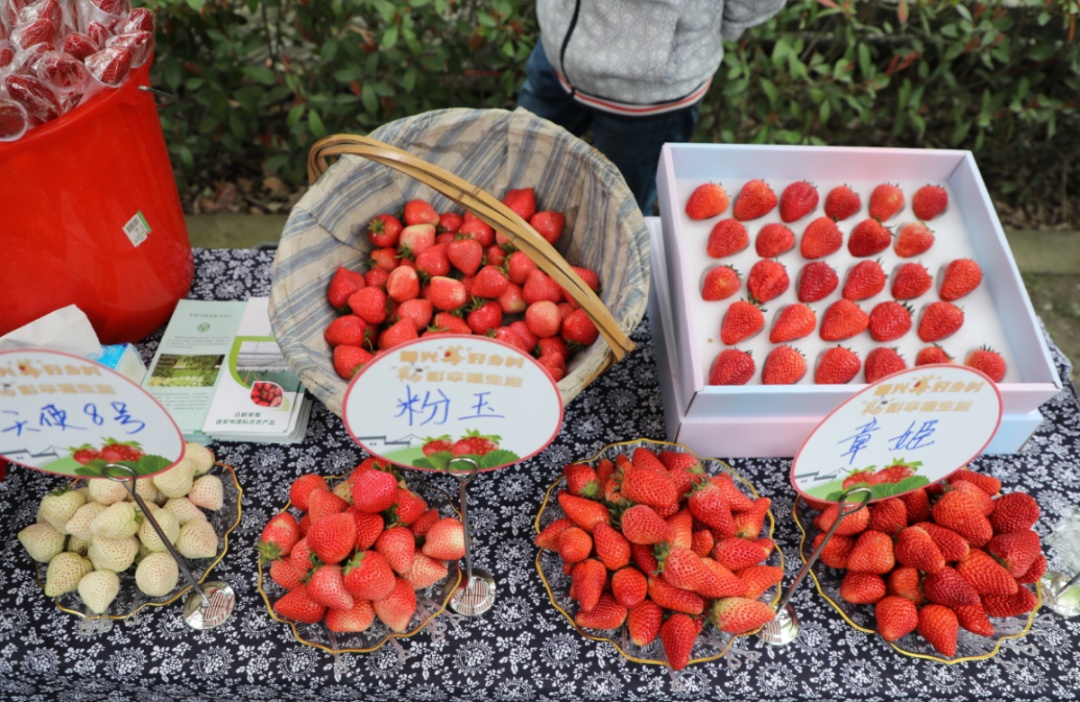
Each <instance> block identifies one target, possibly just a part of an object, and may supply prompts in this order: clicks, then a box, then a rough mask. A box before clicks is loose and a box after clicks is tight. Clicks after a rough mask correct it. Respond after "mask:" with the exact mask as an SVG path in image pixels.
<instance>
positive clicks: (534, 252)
mask: <svg viewBox="0 0 1080 702" xmlns="http://www.w3.org/2000/svg"><path fill="white" fill-rule="evenodd" d="M345 154H351V155H353V156H362V157H363V158H366V159H368V160H370V161H375V162H376V163H381V164H383V165H384V166H389V167H390V168H393V169H395V170H397V171H400V172H402V173H404V174H405V175H407V176H410V177H412V178H413V179H415V180H418V181H420V182H421V183H423V184H425V185H427V186H428V187H430V188H432V189H434V190H436V191H438V192H439V193H441V194H443V195H445V196H446V197H447V198H449V199H450V200H451V201H452V202H455V203H457V204H458V205H460V206H461V207H463V208H465V209H466V210H468V211H469V212H472V213H473V214H474V215H476V216H477V217H479V218H480V219H481V220H482V221H483V222H484V223H485V224H487V225H488V226H490V227H492V228H494V229H495V230H496V231H500V232H502V233H503V234H505V235H506V237H507V238H508V239H509V240H510V241H511V242H512V243H513V244H514V246H516V247H517V248H518V249H520V250H521V251H524V252H525V253H526V254H527V255H528V256H529V258H531V259H532V260H533V261H535V262H536V265H537V267H538V268H540V270H542V271H544V273H546V274H548V275H549V276H551V278H552V279H553V280H554V281H555V282H556V283H558V284H559V285H561V286H562V288H563V289H564V290H566V292H567V293H568V294H569V295H570V296H571V297H572V298H574V301H575V302H577V303H578V305H580V306H581V309H582V310H584V311H585V314H586V315H588V317H589V319H591V320H592V322H593V324H595V325H596V329H597V331H598V332H600V336H602V337H603V338H604V341H605V342H607V345H608V346H609V347H610V348H611V352H612V353H613V354H614V356H615V360H616V361H621V360H622V359H623V358H624V357H625V356H626V354H627V353H629V352H630V351H632V350H633V349H634V342H633V341H631V340H630V337H629V336H628V335H627V334H626V332H624V331H623V330H622V328H621V327H620V326H619V323H618V322H617V321H616V320H615V318H614V317H613V316H612V314H611V312H610V311H609V310H608V308H607V307H606V306H605V305H604V303H603V302H602V301H601V300H600V298H599V297H598V296H597V294H596V293H595V292H593V290H592V288H590V287H589V286H588V285H586V284H585V281H584V280H582V279H581V276H579V275H578V274H577V273H575V272H574V269H573V268H571V267H570V264H568V263H567V262H566V259H565V258H563V257H562V255H561V254H560V253H559V252H558V251H556V250H555V247H554V246H552V245H551V244H549V243H548V242H547V240H546V239H544V237H542V236H540V233H539V232H537V231H536V230H535V229H533V228H532V227H531V226H529V223H528V222H526V221H525V220H524V219H522V218H521V216H520V215H518V214H517V213H516V212H514V211H513V210H511V209H510V208H509V207H507V206H506V205H504V204H503V203H501V202H499V201H498V200H497V199H495V198H494V197H493V196H492V195H490V194H489V193H487V192H485V191H484V190H482V189H480V188H478V187H476V186H475V185H472V184H471V183H469V182H467V181H465V180H462V179H461V178H458V177H457V176H455V175H454V174H452V173H450V172H449V171H446V170H443V169H442V168H439V167H438V166H436V165H434V164H431V163H428V162H427V161H425V160H423V159H421V158H418V157H416V156H413V155H412V154H410V153H409V152H407V151H403V150H401V149H398V148H396V147H394V146H391V145H389V144H386V143H383V142H381V141H378V140H377V139H372V138H370V137H365V136H357V135H354V134H335V135H332V136H328V137H325V138H323V139H320V140H319V141H317V142H315V145H314V146H312V147H311V151H309V152H308V161H307V170H308V183H312V184H313V183H314V182H315V181H316V180H317V179H318V177H319V176H320V175H322V174H323V172H324V171H326V169H327V168H328V167H329V164H328V162H327V158H328V157H331V156H342V155H345Z"/></svg>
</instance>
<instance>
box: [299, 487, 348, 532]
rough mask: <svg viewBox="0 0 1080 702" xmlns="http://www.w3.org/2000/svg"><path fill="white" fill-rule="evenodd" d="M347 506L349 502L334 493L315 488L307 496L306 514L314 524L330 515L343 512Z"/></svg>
mask: <svg viewBox="0 0 1080 702" xmlns="http://www.w3.org/2000/svg"><path fill="white" fill-rule="evenodd" d="M348 507H349V503H348V502H346V501H345V500H344V499H342V498H340V497H338V496H337V495H335V494H334V493H332V492H325V491H323V490H316V491H315V492H313V493H311V495H310V496H309V497H308V508H309V509H308V514H307V516H308V517H310V518H311V523H312V524H315V522H318V521H319V520H321V519H324V518H326V517H329V516H330V515H333V514H337V513H339V512H344V511H345V510H346V509H348Z"/></svg>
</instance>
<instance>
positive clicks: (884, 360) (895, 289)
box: [686, 179, 1006, 385]
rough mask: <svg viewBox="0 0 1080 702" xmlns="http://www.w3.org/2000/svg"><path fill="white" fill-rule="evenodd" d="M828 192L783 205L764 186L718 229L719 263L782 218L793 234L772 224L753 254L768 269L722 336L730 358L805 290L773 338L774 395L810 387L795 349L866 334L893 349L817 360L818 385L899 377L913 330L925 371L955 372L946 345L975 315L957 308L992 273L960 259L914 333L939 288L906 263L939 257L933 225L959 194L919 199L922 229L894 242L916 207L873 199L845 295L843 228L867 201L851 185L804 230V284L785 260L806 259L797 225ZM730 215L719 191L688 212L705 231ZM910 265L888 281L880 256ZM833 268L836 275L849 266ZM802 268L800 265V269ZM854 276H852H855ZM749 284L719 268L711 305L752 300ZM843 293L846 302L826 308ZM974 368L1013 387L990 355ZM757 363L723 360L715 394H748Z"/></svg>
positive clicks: (714, 238) (710, 189) (708, 296)
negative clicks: (918, 304) (794, 254)
mask: <svg viewBox="0 0 1080 702" xmlns="http://www.w3.org/2000/svg"><path fill="white" fill-rule="evenodd" d="M818 199H819V198H818V192H817V189H816V188H815V187H814V186H813V185H812V184H810V183H808V182H806V181H798V182H794V183H791V184H789V185H788V186H787V187H785V188H784V190H783V192H782V194H781V195H780V197H777V195H776V193H774V192H773V190H772V188H771V187H770V186H769V185H768V184H767V183H766V182H765V181H763V180H760V179H754V180H750V181H748V182H747V183H746V184H745V185H744V186H743V187H742V189H741V190H740V192H739V195H738V197H737V198H736V200H735V203H734V205H733V207H732V216H731V217H727V218H724V219H721V220H719V221H717V222H716V223H715V224H714V225H713V228H712V231H711V232H710V234H709V238H708V243H707V245H706V252H707V253H708V255H709V256H710V257H712V258H716V259H723V258H727V257H729V256H733V255H735V254H738V253H740V252H741V251H743V250H744V249H746V248H748V247H749V245H750V232H749V231H748V230H747V224H746V223H747V222H749V221H751V220H755V219H758V218H760V217H764V216H766V215H768V214H769V213H771V212H772V211H773V210H774V209H776V208H777V206H779V214H780V219H781V220H782V223H779V222H770V223H768V224H765V225H764V226H763V227H762V228H761V229H760V230H759V231H758V233H757V235H756V238H755V241H754V249H755V253H756V254H757V257H758V260H757V262H756V263H754V264H753V266H752V267H751V268H750V270H749V272H748V273H747V275H746V290H745V299H739V300H736V301H734V302H731V303H730V304H729V305H728V307H727V309H726V312H725V314H724V316H723V320H722V321H721V324H720V338H721V340H722V341H723V343H724V344H725V345H726V346H729V347H734V346H735V345H736V344H739V343H741V342H743V341H745V340H747V339H750V338H751V337H754V336H756V335H757V334H758V333H759V332H761V331H762V330H763V329H764V328H765V326H766V318H765V314H764V312H765V311H766V310H764V309H763V307H762V305H764V304H765V303H767V302H769V301H770V300H774V299H776V298H777V297H779V296H780V295H782V294H784V293H785V292H786V291H787V290H788V289H789V287H791V285H792V279H793V278H794V280H795V290H796V298H797V302H796V303H793V304H788V305H786V306H784V307H783V308H782V309H780V310H779V311H778V313H777V314H776V315H775V316H774V318H773V322H772V325H771V328H770V330H769V332H768V334H769V343H770V344H772V345H773V346H772V349H771V351H770V353H769V355H768V356H767V357H766V359H765V361H764V365H763V368H762V372H761V382H762V383H763V384H765V385H785V384H792V383H797V382H799V381H800V380H801V379H802V378H803V377H804V376H805V375H806V372H807V361H806V358H805V357H804V355H803V354H802V353H801V352H800V351H799V350H798V349H797V348H795V347H793V346H791V345H789V344H790V342H794V341H797V340H798V339H803V338H806V337H808V336H810V335H811V334H813V333H814V332H815V331H816V332H817V333H818V335H819V336H820V338H821V339H822V340H824V341H837V342H839V341H846V340H849V339H855V338H857V337H859V336H860V335H862V334H864V333H867V334H869V336H870V337H871V339H872V340H873V341H874V342H876V343H878V344H882V345H879V346H876V347H875V348H873V350H871V351H870V352H869V353H868V354H867V355H866V358H865V359H863V358H860V357H859V355H858V353H856V352H855V351H854V350H852V349H850V348H846V347H843V346H839V345H838V346H836V347H833V348H829V349H827V350H825V351H824V352H823V353H822V354H821V356H820V357H819V358H818V359H817V366H816V368H815V371H814V382H815V383H818V384H843V383H848V382H850V381H851V380H853V379H854V378H855V377H856V376H857V375H858V374H859V371H860V370H862V371H863V374H864V379H865V380H866V382H867V383H872V382H874V381H875V380H877V379H878V378H881V377H883V376H885V375H888V374H890V373H894V372H896V371H899V370H903V369H904V368H906V367H907V365H908V363H907V361H906V360H905V359H904V358H903V357H902V356H901V355H900V353H899V351H898V350H897V349H896V348H894V347H892V346H887V345H884V344H888V343H890V342H894V341H898V340H901V339H902V338H903V337H904V336H905V335H907V334H908V332H909V331H911V330H912V329H913V328H914V330H915V333H916V334H917V336H918V338H919V340H920V342H921V343H922V344H929V345H924V346H923V347H922V348H921V349H920V350H919V351H918V352H917V354H916V358H915V359H914V364H915V365H925V364H928V363H949V362H951V361H952V357H951V356H950V355H949V354H947V353H946V352H945V351H944V350H943V349H942V348H941V347H940V346H938V345H937V342H939V341H942V340H943V339H946V338H948V337H950V336H952V335H953V334H955V333H956V332H957V331H959V330H960V328H961V327H962V326H963V323H964V312H963V310H962V309H961V308H960V307H959V306H957V305H956V304H954V303H955V302H956V301H957V300H960V299H961V298H963V297H965V296H966V295H968V294H969V293H971V292H972V291H973V290H975V289H976V288H977V287H978V286H979V285H980V284H981V282H982V270H981V269H980V267H979V264H978V263H977V262H975V261H974V260H972V259H967V258H961V259H955V260H953V261H951V262H949V263H948V264H947V265H945V266H944V267H943V268H942V271H941V275H940V285H939V288H938V293H937V297H938V299H937V300H932V301H927V302H925V304H923V305H922V308H921V314H919V316H918V323H917V324H915V318H916V310H915V309H914V308H913V306H912V305H913V304H914V301H916V300H919V299H920V298H922V297H923V296H924V295H925V294H926V293H928V292H930V290H931V288H933V287H934V278H933V276H932V275H931V274H930V272H929V271H928V270H927V269H926V267H925V266H924V265H923V264H922V263H921V262H919V261H905V260H904V259H911V258H915V257H918V256H921V255H922V254H924V253H926V252H927V251H929V249H930V248H931V247H932V246H933V243H934V234H933V232H932V231H930V229H929V228H927V226H926V224H925V223H924V221H923V220H929V219H933V218H934V217H937V216H938V215H940V214H941V213H942V212H943V211H944V210H945V209H946V207H947V206H948V193H947V191H946V190H945V189H944V188H942V187H941V186H937V185H925V186H923V187H921V188H919V189H918V190H917V191H916V192H915V194H914V197H913V198H912V203H911V204H912V212H913V214H914V215H915V216H916V217H917V218H918V220H917V221H914V222H909V223H906V224H904V225H903V226H902V227H900V228H899V231H898V232H897V233H896V234H895V236H894V234H893V231H892V230H891V229H889V228H888V227H887V226H886V225H885V224H884V222H886V221H888V220H890V219H891V218H893V217H895V216H896V215H897V214H899V213H900V212H901V211H902V210H903V209H904V205H905V199H904V193H903V192H902V191H901V190H900V188H899V187H897V186H896V185H893V184H890V183H884V184H881V185H878V186H877V187H875V188H874V190H873V192H872V193H871V194H870V201H869V206H868V211H867V214H868V215H869V216H868V217H867V218H865V219H863V220H862V221H860V222H858V223H857V224H855V225H854V227H853V228H852V229H851V231H850V233H849V234H848V235H847V237H846V241H847V247H846V248H847V255H848V257H849V258H852V259H856V261H855V262H854V263H853V265H851V266H850V267H849V268H848V270H847V272H846V274H845V275H844V281H843V285H841V280H840V275H839V274H838V273H837V270H836V268H834V267H833V266H832V265H830V264H829V263H828V262H826V260H825V259H827V258H829V257H832V256H833V255H834V254H837V252H841V249H843V248H844V243H845V234H844V232H843V231H841V229H840V225H839V224H838V223H839V222H842V221H843V220H846V219H848V218H849V217H852V216H854V215H855V214H856V213H858V212H859V210H861V209H862V200H861V198H860V197H859V195H858V194H857V193H856V192H854V191H853V190H852V189H851V188H850V187H848V186H846V185H840V186H837V187H835V188H833V189H832V190H831V191H830V192H829V193H828V195H827V196H826V198H825V203H824V214H823V215H821V216H818V217H816V218H814V219H812V220H810V221H809V222H808V223H806V224H805V228H804V230H803V233H802V236H801V239H800V240H799V246H798V250H799V254H800V255H801V257H802V259H803V263H802V264H801V268H800V270H799V271H798V273H797V274H796V273H794V272H791V273H789V270H788V267H787V266H785V265H784V263H783V262H781V260H780V259H781V257H782V256H784V255H785V254H787V253H788V252H790V251H793V250H794V249H795V248H796V247H795V244H796V235H795V232H794V231H793V230H792V229H791V228H790V227H788V224H792V223H794V222H797V221H799V220H801V219H803V218H807V217H809V216H811V215H812V213H814V211H815V210H816V209H817V206H818ZM727 207H728V197H727V193H726V192H725V191H724V189H723V188H722V187H721V186H720V185H719V184H717V183H705V184H702V185H700V186H698V187H697V188H696V189H695V190H694V192H693V193H691V195H690V198H689V200H688V201H687V204H686V213H687V216H688V217H690V219H692V220H704V219H709V218H712V217H718V216H720V215H722V214H723V213H724V212H725V211H726V210H727ZM890 248H891V249H892V252H893V254H895V256H896V257H897V258H899V259H901V262H900V263H899V264H898V265H897V266H896V267H895V268H894V269H893V270H892V272H891V274H887V273H886V271H885V269H884V268H883V267H882V264H881V261H880V260H875V259H873V258H871V257H874V256H877V255H879V254H881V253H883V252H885V251H886V250H887V249H890ZM844 255H845V254H843V253H841V254H840V256H841V259H839V260H838V259H835V258H834V259H833V262H834V264H835V263H844V261H843V256H844ZM790 263H794V261H789V264H790ZM845 265H846V264H845ZM890 277H891V283H889V288H888V296H889V297H890V298H891V299H887V300H881V301H880V302H878V303H877V304H875V305H874V306H873V308H872V309H869V310H865V309H863V308H862V307H861V306H860V304H859V303H860V301H863V300H869V299H870V298H874V297H876V296H878V295H880V294H881V293H883V292H885V290H886V283H887V282H888V281H889V278H890ZM742 289H743V286H742V276H741V274H740V273H739V271H737V270H736V269H735V268H734V267H733V266H732V265H730V264H721V265H717V266H715V267H712V268H710V269H709V270H708V271H707V272H706V273H705V276H704V279H703V282H702V290H701V295H702V298H703V299H704V300H707V301H714V300H724V299H727V298H730V297H732V296H734V295H736V294H737V293H739V292H740V291H742ZM837 289H839V290H840V298H839V299H836V300H834V301H832V302H830V303H828V304H827V306H826V303H822V304H820V305H817V304H815V303H818V302H820V301H822V300H825V298H827V297H829V296H830V295H832V294H833V293H834V292H835V291H836V290H837ZM964 362H965V364H966V365H969V366H972V367H974V368H977V369H979V370H981V371H983V372H984V373H986V374H987V375H988V376H990V378H991V379H993V380H994V381H997V382H1000V381H1001V380H1002V378H1004V376H1005V371H1006V368H1005V361H1004V359H1003V358H1002V357H1001V355H1000V354H999V353H997V352H996V351H993V350H992V349H989V348H985V347H984V348H981V349H974V350H972V351H971V352H970V353H969V354H968V355H967V357H966V359H965V361H964ZM756 370H757V367H756V362H755V360H754V359H753V357H752V356H751V355H750V354H749V352H747V351H744V350H741V349H738V348H728V349H725V350H723V351H721V352H720V353H719V354H718V356H717V358H716V360H715V361H714V363H713V366H712V370H711V373H710V376H709V383H710V384H711V385H742V384H745V383H747V382H749V381H750V380H751V379H752V378H753V377H754V376H755V374H756Z"/></svg>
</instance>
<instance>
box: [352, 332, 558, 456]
mask: <svg viewBox="0 0 1080 702" xmlns="http://www.w3.org/2000/svg"><path fill="white" fill-rule="evenodd" d="M342 417H343V418H344V419H345V426H346V428H347V429H348V430H349V434H351V435H352V437H353V439H354V440H355V441H356V442H357V443H358V444H360V445H361V446H362V447H364V449H366V450H367V451H368V452H369V453H371V454H373V455H375V456H378V457H379V458H382V459H385V460H387V461H390V462H392V463H396V464H398V465H403V466H407V467H410V468H419V469H423V470H446V469H447V467H448V466H449V467H451V468H455V467H456V466H457V465H462V464H463V463H465V462H464V461H462V462H460V463H457V464H456V465H450V464H451V461H453V459H455V458H459V457H460V458H469V459H472V461H475V463H476V465H477V466H478V467H479V470H481V471H486V470H494V469H495V468H501V467H503V466H508V465H511V464H513V463H517V462H518V461H522V460H524V459H526V458H529V457H531V456H534V455H536V454H537V453H539V452H540V451H542V450H543V449H544V448H546V447H547V446H548V444H550V443H551V442H552V440H553V439H554V438H555V435H556V433H558V431H559V428H560V427H561V426H562V417H563V405H562V396H561V395H560V394H559V389H558V387H557V386H556V385H555V381H553V380H552V378H551V376H550V375H548V373H547V371H545V370H544V368H543V366H541V365H540V364H539V363H537V362H536V360H535V359H534V358H533V357H532V356H529V355H528V354H525V353H523V352H521V351H520V350H518V349H516V348H514V347H512V346H510V345H508V344H504V343H502V342H501V341H496V340H494V339H491V338H488V337H484V336H465V335H457V334H439V335H436V336H429V337H424V338H422V339H419V340H418V341H414V342H412V343H409V344H405V345H402V346H397V347H394V348H392V349H390V350H389V351H386V352H384V353H382V354H379V355H378V356H376V357H375V358H374V359H373V360H372V361H370V362H369V363H368V364H367V365H366V366H364V368H363V369H362V370H361V371H360V372H359V373H358V374H357V375H356V376H355V377H354V378H353V380H352V382H351V383H350V384H349V387H348V389H347V390H346V391H345V401H344V404H343V406H342ZM468 465H471V463H469V464H468Z"/></svg>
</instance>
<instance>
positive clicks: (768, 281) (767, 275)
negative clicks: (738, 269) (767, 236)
mask: <svg viewBox="0 0 1080 702" xmlns="http://www.w3.org/2000/svg"><path fill="white" fill-rule="evenodd" d="M789 282H790V281H789V280H788V274H787V269H786V268H785V267H784V264H782V263H779V262H777V261H773V260H770V259H762V260H760V261H758V262H757V263H755V264H754V265H753V267H752V268H751V269H750V274H749V275H748V276H747V277H746V288H747V290H748V291H749V292H750V295H751V296H752V297H753V299H755V300H757V301H758V302H768V301H769V300H772V299H773V298H776V297H779V296H780V295H782V294H783V293H784V291H786V290H787V289H788V284H789Z"/></svg>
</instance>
